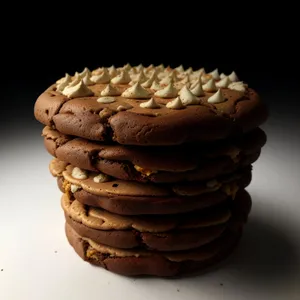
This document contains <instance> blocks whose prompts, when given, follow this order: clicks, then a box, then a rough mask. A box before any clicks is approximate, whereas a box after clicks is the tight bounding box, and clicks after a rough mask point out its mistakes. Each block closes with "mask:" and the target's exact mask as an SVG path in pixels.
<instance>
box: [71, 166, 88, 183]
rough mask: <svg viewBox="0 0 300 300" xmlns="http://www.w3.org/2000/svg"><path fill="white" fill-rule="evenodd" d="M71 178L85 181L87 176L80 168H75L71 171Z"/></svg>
mask: <svg viewBox="0 0 300 300" xmlns="http://www.w3.org/2000/svg"><path fill="white" fill-rule="evenodd" d="M72 177H74V178H76V179H82V180H84V179H87V178H88V176H87V172H86V171H85V170H81V169H80V168H78V167H75V168H74V169H73V170H72Z"/></svg>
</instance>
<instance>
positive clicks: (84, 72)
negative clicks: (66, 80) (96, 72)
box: [75, 68, 91, 79]
mask: <svg viewBox="0 0 300 300" xmlns="http://www.w3.org/2000/svg"><path fill="white" fill-rule="evenodd" d="M78 75H79V76H80V77H81V78H82V79H83V78H84V77H85V76H86V75H88V76H89V77H90V76H91V71H90V70H89V69H88V68H84V70H83V71H82V72H81V73H79V74H78ZM75 76H76V74H75Z"/></svg>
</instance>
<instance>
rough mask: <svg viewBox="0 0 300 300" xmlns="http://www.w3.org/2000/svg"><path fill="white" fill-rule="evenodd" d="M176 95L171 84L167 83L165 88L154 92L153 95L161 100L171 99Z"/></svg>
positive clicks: (175, 90)
mask: <svg viewBox="0 0 300 300" xmlns="http://www.w3.org/2000/svg"><path fill="white" fill-rule="evenodd" d="M177 94H178V92H177V89H175V87H174V86H173V84H172V83H169V84H168V85H167V86H166V87H165V88H163V89H161V90H159V91H157V92H155V94H154V95H155V96H158V97H161V98H173V97H176V96H177Z"/></svg>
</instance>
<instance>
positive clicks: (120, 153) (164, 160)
mask: <svg viewBox="0 0 300 300" xmlns="http://www.w3.org/2000/svg"><path fill="white" fill-rule="evenodd" d="M43 136H44V143H45V146H46V149H47V150H48V152H49V153H50V154H51V155H53V156H55V157H57V158H58V159H60V160H62V161H65V162H68V163H70V164H72V165H73V166H76V167H79V168H82V169H86V170H90V171H101V172H103V173H104V174H107V175H110V176H112V177H115V178H118V179H122V180H133V181H139V182H156V183H164V182H165V183H167V182H180V181H201V180H206V179H212V178H214V177H216V176H219V175H222V174H229V173H232V172H234V171H235V170H237V169H239V168H242V167H244V166H247V165H250V164H253V163H254V162H255V161H256V160H257V159H258V158H259V155H260V151H261V148H262V147H263V146H264V144H265V143H266V135H265V133H264V132H263V131H262V130H261V129H258V128H257V129H255V130H253V131H252V132H250V133H249V134H247V135H246V136H244V137H242V138H239V139H234V140H231V141H226V142H222V143H214V144H211V145H207V144H191V145H182V146H173V147H172V148H171V149H170V147H151V148H150V149H149V148H148V147H147V148H146V147H132V146H123V145H106V144H99V143H95V142H91V141H88V140H85V139H81V138H73V137H71V136H66V135H64V134H61V133H59V132H58V131H56V130H53V129H51V128H50V127H45V128H44V130H43Z"/></svg>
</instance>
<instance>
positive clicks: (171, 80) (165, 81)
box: [159, 76, 174, 85]
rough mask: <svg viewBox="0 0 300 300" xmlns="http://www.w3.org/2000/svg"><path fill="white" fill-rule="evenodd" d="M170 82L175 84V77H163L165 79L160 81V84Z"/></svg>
mask: <svg viewBox="0 0 300 300" xmlns="http://www.w3.org/2000/svg"><path fill="white" fill-rule="evenodd" d="M170 83H172V84H173V83H174V79H173V78H172V77H169V76H167V77H165V78H163V79H162V80H161V81H160V82H159V84H160V85H168V84H170Z"/></svg>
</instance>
